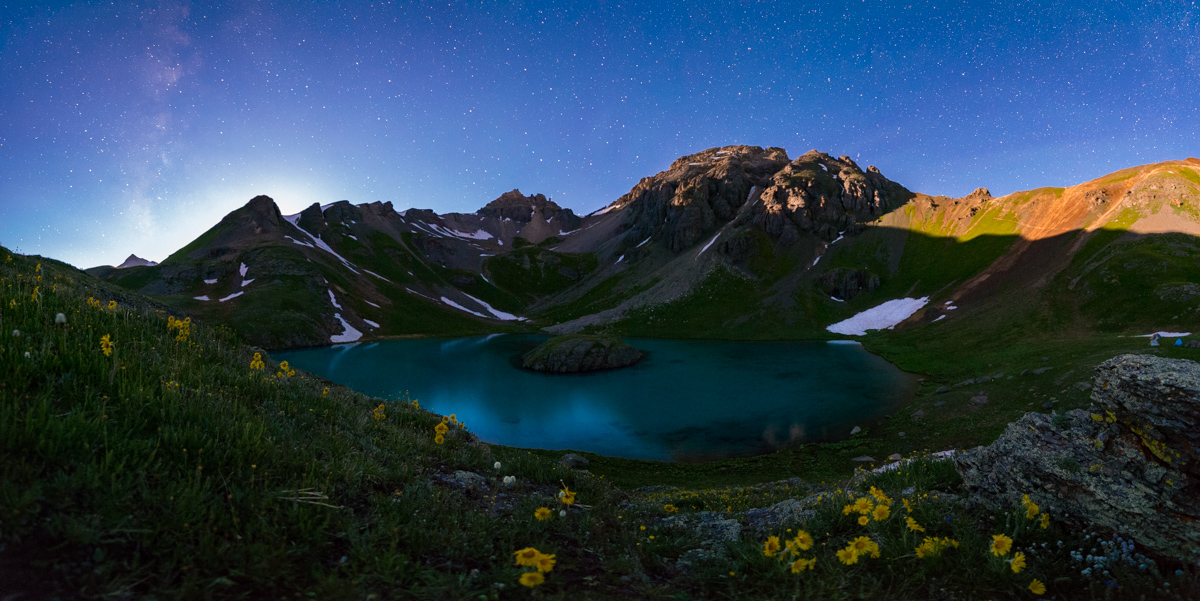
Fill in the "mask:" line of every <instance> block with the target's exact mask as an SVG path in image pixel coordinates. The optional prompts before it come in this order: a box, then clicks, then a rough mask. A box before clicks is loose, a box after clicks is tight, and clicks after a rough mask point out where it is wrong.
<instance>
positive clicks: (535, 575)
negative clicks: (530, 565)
mask: <svg viewBox="0 0 1200 601" xmlns="http://www.w3.org/2000/svg"><path fill="white" fill-rule="evenodd" d="M545 581H546V577H545V576H542V573H541V572H525V573H524V574H521V584H522V585H524V586H528V587H530V588H533V587H535V586H537V585H539V584H541V583H543V582H545Z"/></svg>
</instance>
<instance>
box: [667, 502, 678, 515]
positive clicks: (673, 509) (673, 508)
mask: <svg viewBox="0 0 1200 601" xmlns="http://www.w3.org/2000/svg"><path fill="white" fill-rule="evenodd" d="M663 510H664V511H666V512H667V513H675V512H676V511H679V508H678V507H676V506H674V505H672V504H670V503H667V504H666V505H663Z"/></svg>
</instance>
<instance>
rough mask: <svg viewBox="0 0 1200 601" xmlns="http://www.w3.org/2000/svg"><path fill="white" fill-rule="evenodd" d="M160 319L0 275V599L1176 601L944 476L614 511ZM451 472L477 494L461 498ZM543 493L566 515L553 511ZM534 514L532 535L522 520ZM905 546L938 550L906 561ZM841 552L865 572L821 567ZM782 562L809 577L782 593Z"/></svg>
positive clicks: (607, 493) (1190, 580)
mask: <svg viewBox="0 0 1200 601" xmlns="http://www.w3.org/2000/svg"><path fill="white" fill-rule="evenodd" d="M89 299H95V300H96V301H98V302H89ZM110 301H115V303H113V304H112V305H111V307H110ZM58 313H62V314H63V316H64V317H65V323H56V319H55V317H56V314H58ZM170 318H171V315H169V314H168V312H167V311H166V310H165V309H164V308H163V307H160V306H157V305H154V304H152V303H150V302H149V301H147V300H145V299H143V298H142V297H137V296H135V295H129V293H127V292H122V291H121V290H120V289H117V288H115V287H109V286H107V285H105V284H102V283H100V282H98V281H96V280H94V279H92V278H90V277H88V276H85V275H83V274H81V273H79V272H77V271H75V270H73V269H70V268H69V267H67V266H64V265H61V264H57V263H54V262H52V261H49V260H45V259H37V258H32V257H21V256H17V255H12V254H10V253H8V251H6V250H3V249H0V376H2V377H0V596H7V595H13V594H17V593H24V594H26V595H28V596H29V598H34V599H37V598H47V599H49V598H59V599H99V598H117V599H122V598H153V599H210V598H211V599H312V598H316V599H384V598H398V599H524V598H539V599H566V598H570V599H580V598H594V599H697V598H711V599H858V598H889V599H902V598H911V599H927V598H943V599H972V598H979V599H985V598H1033V597H1034V594H1033V593H1032V592H1031V591H1029V589H1028V586H1029V583H1030V582H1031V581H1032V579H1033V578H1038V579H1039V580H1040V581H1042V582H1044V583H1045V584H1046V586H1047V588H1048V592H1047V595H1046V596H1047V597H1054V598H1076V599H1083V598H1130V599H1137V598H1141V596H1143V595H1145V596H1146V597H1147V598H1179V599H1186V598H1195V596H1196V595H1197V594H1200V588H1197V586H1196V580H1195V579H1196V571H1195V569H1194V568H1193V567H1190V566H1182V565H1174V564H1169V563H1168V562H1165V561H1163V560H1159V561H1158V562H1157V563H1154V562H1150V561H1149V560H1143V559H1142V558H1140V557H1138V556H1137V555H1136V553H1137V551H1136V550H1133V551H1128V550H1127V549H1126V550H1118V549H1119V548H1117V547H1111V546H1105V545H1106V544H1107V543H1108V542H1111V541H1115V539H1111V538H1110V535H1109V534H1108V533H1097V534H1094V535H1090V536H1093V537H1097V536H1098V537H1101V538H1102V539H1103V541H1104V542H1096V541H1099V540H1101V539H1098V538H1087V537H1088V536H1089V533H1084V532H1070V531H1067V530H1066V529H1065V528H1064V527H1063V526H1062V524H1061V523H1060V522H1058V521H1057V520H1056V519H1054V510H1053V509H1052V508H1043V509H1044V510H1046V511H1048V512H1049V513H1050V515H1051V516H1052V519H1051V521H1050V523H1049V526H1048V528H1046V529H1042V528H1040V527H1039V526H1031V525H1030V523H1029V522H1028V521H1024V520H1025V518H1024V517H1023V516H1024V512H1023V510H1021V509H1020V508H1014V509H1013V511H1012V512H1007V513H1003V514H997V515H994V514H991V513H988V512H980V511H977V510H972V509H968V508H966V507H965V506H963V505H962V504H961V503H960V501H961V498H962V491H961V490H960V486H961V483H960V482H959V480H958V478H957V476H956V475H955V473H954V470H953V468H952V466H951V465H950V464H949V463H946V462H935V461H931V460H927V459H925V460H919V461H916V462H914V463H912V464H910V465H908V466H906V467H904V468H901V469H899V470H896V471H895V472H893V473H887V474H875V475H869V476H868V475H866V474H865V473H859V474H857V475H855V476H853V477H852V478H850V479H848V480H841V481H838V482H834V481H832V480H830V481H829V482H828V483H825V484H821V483H819V480H818V479H816V478H811V477H809V478H807V479H805V480H790V481H785V482H776V483H772V484H762V485H753V486H743V487H734V486H730V485H724V486H719V487H718V486H702V485H701V486H697V485H695V484H690V485H689V486H687V487H684V488H672V487H666V486H658V487H654V488H652V489H647V490H639V491H633V492H626V491H623V490H621V489H619V488H617V487H616V486H614V485H613V484H612V483H611V480H612V478H611V477H600V476H594V475H592V474H589V473H588V472H585V471H578V470H568V469H565V468H562V467H559V466H558V465H557V464H555V463H554V462H553V461H551V460H550V459H549V458H547V457H546V456H544V454H541V453H536V452H532V451H526V450H522V449H511V448H502V447H489V446H487V445H484V444H482V443H479V442H478V441H476V440H475V439H474V437H473V436H472V435H471V434H470V433H469V430H468V429H467V427H469V424H468V425H467V427H462V426H461V425H457V424H454V422H453V421H451V425H450V426H449V430H448V432H447V433H446V435H445V440H444V443H443V444H439V443H438V442H437V440H435V435H436V432H435V427H436V426H437V425H438V424H440V423H443V420H444V419H445V418H443V417H442V416H439V415H435V414H432V413H430V412H428V411H425V410H423V409H420V408H419V407H416V406H413V405H412V404H410V403H408V402H407V401H406V400H383V399H373V398H368V397H366V396H364V395H360V394H357V393H354V392H352V391H349V390H346V389H344V388H340V387H336V386H327V384H326V383H324V382H321V381H319V380H317V379H314V378H311V377H308V376H305V375H304V374H295V375H287V374H284V373H283V372H284V370H283V369H282V366H278V365H275V364H274V363H272V362H271V361H270V359H269V358H266V361H265V363H266V364H265V365H264V366H263V367H264V368H263V369H254V367H252V363H253V360H254V357H253V355H254V351H253V349H249V348H246V347H244V346H243V345H241V344H240V343H239V342H238V340H237V339H236V337H235V336H234V335H233V334H232V333H230V332H228V331H226V330H221V329H212V328H209V327H206V326H205V325H204V324H202V323H194V324H191V325H190V327H188V328H187V329H186V334H183V333H181V331H180V329H179V328H172V327H170V326H169V325H168V322H169V319H170ZM105 336H108V340H109V341H111V342H112V352H111V354H105V352H104V348H105V346H104V342H103V340H104V337H105ZM380 405H383V407H382V408H380ZM850 444H851V445H853V444H861V443H859V442H855V439H852V441H851V443H850ZM497 461H498V462H499V463H500V467H498V468H497V467H495V462H497ZM744 461H746V462H752V461H768V460H764V459H759V458H751V459H747V460H744ZM749 464H751V463H747V465H749ZM659 465H661V464H659ZM601 467H602V466H599V465H598V466H596V468H595V469H597V470H600V469H601ZM713 469H718V470H719V469H720V468H719V467H717V468H713ZM735 469H736V468H735ZM456 470H465V471H470V472H473V473H474V474H478V475H479V478H478V479H477V480H476V481H474V482H473V484H472V486H471V487H469V488H467V487H464V486H463V485H461V484H459V483H458V481H456V480H455V472H456ZM648 472H649V473H653V470H648ZM836 472H837V470H831V471H830V472H829V473H831V474H833V473H836ZM761 473H769V472H768V471H763V472H761ZM811 473H814V474H815V473H819V472H816V471H813V472H811ZM504 476H515V482H514V483H513V484H512V485H505V484H504V483H503V477H504ZM461 477H465V478H467V479H471V478H472V477H471V476H460V478H461ZM696 482H701V481H700V480H697V481H696ZM564 486H566V487H568V488H569V489H570V490H571V491H574V492H576V494H577V496H576V497H575V503H574V504H572V505H569V506H568V505H567V504H565V503H563V502H561V501H560V499H559V498H558V496H557V494H558V492H559V491H560V489H562V488H563V487H564ZM871 486H875V487H877V488H878V489H881V490H882V491H883V492H884V493H885V494H886V495H887V496H889V497H890V498H891V499H892V500H891V501H890V505H889V510H888V511H889V513H890V516H888V517H885V518H882V519H871V520H868V522H867V524H866V525H860V524H859V521H858V518H859V515H858V514H853V515H850V514H846V513H844V512H843V507H844V506H845V505H846V504H847V503H848V502H849V501H850V499H851V498H852V497H854V498H857V497H863V496H864V495H867V494H868V491H869V488H870V487H871ZM789 500H793V502H794V503H796V504H798V505H799V506H800V507H803V508H806V509H807V510H808V511H807V513H801V514H796V519H793V520H791V521H790V522H784V523H780V524H778V526H773V527H772V528H771V529H769V530H767V531H762V532H758V531H754V530H744V531H743V534H742V536H741V537H740V538H739V539H738V540H736V541H731V542H716V543H714V542H710V541H707V540H705V539H704V537H703V536H702V535H701V534H699V533H697V531H696V530H695V529H692V528H687V527H681V526H679V522H680V519H679V518H683V521H688V520H694V519H697V518H698V516H700V515H701V513H700V512H703V511H708V512H713V514H715V515H717V516H719V517H723V518H732V519H735V520H739V521H741V522H742V523H745V524H750V523H752V522H754V518H753V512H749V513H748V512H747V510H749V509H752V508H755V507H763V506H768V505H771V504H774V503H778V502H781V501H789ZM905 500H907V501H908V505H905V504H904V501H905ZM875 501H879V500H878V499H875ZM539 507H547V508H550V509H552V510H553V511H552V515H551V516H550V517H549V519H546V520H538V519H536V518H535V511H536V510H537V509H538V508H539ZM908 507H911V508H912V513H911V514H910V513H908V509H907V508H908ZM672 510H673V511H672ZM559 511H565V515H560V514H559ZM906 517H912V518H913V519H914V520H916V522H917V523H918V524H920V525H921V526H922V527H924V528H925V529H926V532H924V533H917V532H915V531H913V530H911V529H910V528H909V527H908V526H907V525H906V523H905V519H904V518H906ZM643 528H644V529H643ZM789 529H790V531H789ZM800 529H804V530H806V531H807V532H808V533H810V534H811V535H812V537H813V539H814V541H815V542H814V545H813V546H811V547H810V548H808V549H806V550H803V551H800V552H799V553H798V554H796V555H795V556H792V555H791V554H789V553H787V552H786V551H785V552H784V553H783V555H787V559H788V561H784V560H783V559H782V558H781V557H780V555H779V554H777V555H776V556H775V557H767V556H765V555H764V553H763V551H764V547H763V545H764V543H765V542H766V540H767V538H766V537H767V536H770V535H777V536H779V537H781V538H782V539H785V540H786V539H788V538H791V537H794V536H795V535H796V533H797V532H798V531H799V530H800ZM1001 533H1003V534H1006V535H1008V536H1010V537H1012V538H1013V539H1014V541H1015V543H1014V550H1016V551H1022V552H1023V553H1025V555H1026V557H1027V563H1028V567H1027V568H1025V569H1024V570H1022V571H1021V572H1020V573H1014V572H1013V570H1012V569H1011V567H1010V564H1008V563H1006V560H1008V559H1011V558H1012V556H1013V555H1012V552H1009V553H1008V554H1006V555H1005V556H1003V557H998V556H993V555H992V554H990V553H989V552H988V545H989V544H990V542H991V536H992V535H994V534H1001ZM926 535H928V536H938V537H949V538H953V539H954V540H956V541H958V543H959V546H958V547H956V548H952V549H948V550H946V551H944V552H943V554H942V555H941V556H940V557H938V558H932V557H927V558H920V557H917V556H916V554H915V548H916V547H917V546H919V545H920V544H921V541H922V540H923V538H924V536H926ZM859 536H867V537H869V539H870V541H871V542H873V543H874V544H877V545H878V546H879V557H870V556H869V553H868V555H867V556H862V557H860V558H859V559H858V561H857V562H855V563H853V564H852V565H846V564H844V563H843V562H841V561H839V560H838V558H837V556H836V551H837V550H839V549H843V548H844V547H845V546H846V545H847V543H849V542H850V541H853V540H854V539H855V538H856V537H859ZM1059 541H1062V542H1061V544H1059ZM530 546H532V547H535V548H536V549H538V550H539V551H540V552H542V553H547V554H554V555H555V561H556V563H555V565H554V566H553V568H552V569H551V570H550V571H549V572H547V573H546V574H545V583H544V584H540V585H537V586H535V587H533V588H527V587H524V586H522V585H521V584H520V583H519V579H520V577H521V575H522V574H523V573H526V572H528V571H530V570H531V569H533V568H522V567H519V566H516V565H514V559H513V553H514V552H515V551H517V550H519V549H522V548H525V547H530ZM1093 547H1094V548H1095V550H1093ZM695 549H702V550H704V551H703V552H700V553H697V552H695V551H694V550H695ZM1072 551H1078V552H1079V553H1080V554H1081V555H1080V556H1079V557H1080V559H1079V560H1075V559H1073V557H1072V556H1071V554H1070V553H1071V552H1072ZM1126 551H1128V552H1126ZM1085 555H1091V556H1092V557H1091V558H1089V559H1087V562H1088V566H1092V568H1093V570H1092V571H1091V572H1088V573H1083V570H1084V569H1085V567H1086V566H1084V565H1083V564H1082V563H1081V562H1083V561H1084V556H1085ZM1099 557H1104V558H1105V559H1097V558H1099ZM795 558H804V559H815V560H816V561H815V563H814V564H813V568H812V569H811V570H804V571H801V572H798V573H792V572H791V569H790V566H791V565H792V562H793V561H794V559H795ZM680 559H684V560H685V561H684V562H682V563H681V562H680ZM1096 564H1102V566H1099V567H1098V566H1097V565H1096ZM1142 564H1145V567H1142ZM1176 569H1178V570H1181V572H1180V573H1179V574H1176V573H1175V570H1176ZM1104 570H1108V573H1107V574H1105V573H1104ZM6 598H7V597H6Z"/></svg>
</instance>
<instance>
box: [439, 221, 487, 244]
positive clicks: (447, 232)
mask: <svg viewBox="0 0 1200 601" xmlns="http://www.w3.org/2000/svg"><path fill="white" fill-rule="evenodd" d="M429 227H430V228H431V229H433V230H434V232H435V233H437V234H441V235H442V236H451V237H454V238H464V239H467V240H491V239H492V235H491V234H489V233H487V232H485V231H483V230H475V231H474V232H471V233H470V234H468V233H466V232H460V231H458V230H452V229H449V228H446V227H442V226H440V225H438V224H436V223H431V224H429Z"/></svg>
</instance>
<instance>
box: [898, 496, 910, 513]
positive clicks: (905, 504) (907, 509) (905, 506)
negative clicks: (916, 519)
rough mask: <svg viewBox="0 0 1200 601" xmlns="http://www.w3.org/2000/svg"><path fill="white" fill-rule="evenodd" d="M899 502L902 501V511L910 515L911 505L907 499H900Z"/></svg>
mask: <svg viewBox="0 0 1200 601" xmlns="http://www.w3.org/2000/svg"><path fill="white" fill-rule="evenodd" d="M900 500H901V501H904V509H905V510H906V511H908V512H909V513H912V504H911V503H909V502H908V499H900Z"/></svg>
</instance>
